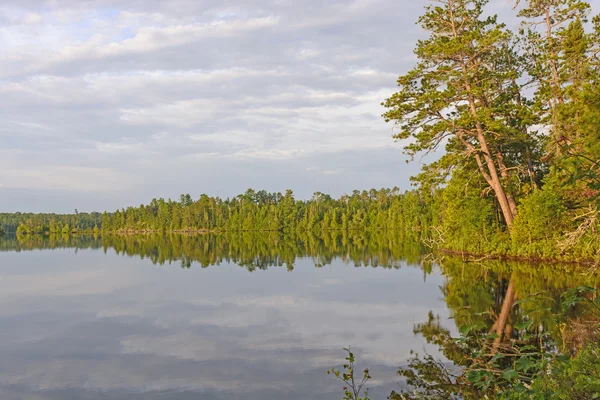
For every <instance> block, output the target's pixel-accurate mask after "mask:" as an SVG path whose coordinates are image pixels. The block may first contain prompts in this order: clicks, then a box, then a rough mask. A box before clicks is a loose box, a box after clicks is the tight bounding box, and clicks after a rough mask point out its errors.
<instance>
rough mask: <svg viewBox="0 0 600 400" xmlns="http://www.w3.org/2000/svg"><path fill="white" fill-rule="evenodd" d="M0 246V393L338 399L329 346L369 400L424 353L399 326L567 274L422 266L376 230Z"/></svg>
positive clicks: (410, 251) (552, 291)
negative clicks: (352, 355)
mask: <svg viewBox="0 0 600 400" xmlns="http://www.w3.org/2000/svg"><path fill="white" fill-rule="evenodd" d="M0 250H1V251H0V298H1V300H0V325H1V327H2V328H1V329H0V399H2V400H12V399H32V400H33V399H35V400H40V399H61V400H62V399H242V398H243V399H283V398H285V399H338V398H340V397H341V396H340V393H341V391H340V389H341V386H342V385H341V384H339V383H337V382H336V381H334V380H333V379H332V378H331V377H330V376H327V375H326V374H325V371H326V370H327V369H328V368H330V367H333V366H339V365H340V364H341V363H342V360H343V357H344V353H343V351H342V348H343V347H345V346H351V347H352V349H353V350H354V351H355V352H356V353H357V355H358V358H359V364H360V366H361V367H362V366H369V367H370V368H372V375H373V377H374V380H373V381H372V382H371V384H370V385H369V386H370V387H371V389H372V390H371V393H372V394H373V396H372V397H373V398H381V399H383V398H386V396H387V395H388V394H389V393H390V391H391V390H392V389H398V388H399V387H401V386H402V381H401V378H399V377H398V376H397V375H396V370H397V368H398V367H399V366H401V365H405V364H406V361H407V359H408V358H409V356H410V351H411V350H416V351H419V352H423V351H425V350H426V351H428V352H430V353H431V354H434V355H439V354H438V353H437V352H436V349H435V348H432V347H430V346H428V345H426V343H425V341H424V339H423V338H421V337H420V336H415V334H414V333H413V327H414V325H415V324H417V323H420V322H423V321H426V320H427V316H428V313H429V312H430V311H431V312H433V313H434V314H438V315H440V318H441V321H442V323H443V325H444V326H445V327H446V328H448V329H450V330H451V331H452V332H456V328H455V321H460V320H461V318H463V319H464V313H465V310H472V312H476V311H482V310H483V311H486V310H490V309H499V308H500V307H501V303H502V291H503V290H505V289H503V288H505V287H506V282H507V281H508V280H509V279H512V280H514V281H515V282H516V288H517V291H518V292H519V293H520V295H519V296H520V297H522V296H524V295H525V294H526V293H535V292H536V291H539V290H543V291H546V292H547V293H549V295H550V297H551V296H559V295H560V293H561V290H563V289H564V288H565V287H571V286H574V285H577V284H579V283H580V282H579V278H578V277H577V276H575V275H571V274H565V273H563V274H561V275H557V274H556V272H555V271H556V269H553V268H550V269H548V268H543V267H539V268H536V269H535V271H534V270H533V269H532V268H523V267H515V266H510V265H506V264H496V265H495V266H491V267H488V266H483V267H482V265H481V264H478V265H472V264H464V263H462V262H459V261H452V262H448V263H446V264H444V266H443V267H442V266H440V265H430V264H429V263H422V262H421V259H422V256H421V253H420V250H419V249H418V248H416V247H415V246H409V245H407V244H406V243H404V242H403V241H401V240H400V239H399V238H396V237H393V236H391V237H390V236H385V235H362V236H361V235H355V236H350V237H347V236H339V235H333V236H329V237H324V238H315V237H305V238H298V237H293V238H282V237H279V236H274V235H268V234H265V235H238V236H232V237H226V236H208V235H207V236H197V237H188V236H173V237H163V238H161V237H157V236H147V237H139V236H136V237H126V238H122V237H106V238H104V239H102V238H96V239H93V238H81V237H80V238H29V239H17V238H14V237H12V238H11V237H9V238H4V239H0ZM532 271H533V272H532ZM548 271H551V272H548ZM469 312H471V311H469ZM451 316H452V317H455V318H456V319H450V318H449V317H451Z"/></svg>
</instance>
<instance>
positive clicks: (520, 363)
mask: <svg viewBox="0 0 600 400" xmlns="http://www.w3.org/2000/svg"><path fill="white" fill-rule="evenodd" d="M534 366H535V362H534V361H533V360H532V359H531V358H529V357H527V356H525V357H521V358H519V359H518V360H517V362H516V363H515V368H516V369H517V370H518V371H523V372H527V371H529V370H530V369H531V368H533V367H534Z"/></svg>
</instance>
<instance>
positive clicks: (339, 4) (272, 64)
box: [0, 0, 510, 212]
mask: <svg viewBox="0 0 600 400" xmlns="http://www.w3.org/2000/svg"><path fill="white" fill-rule="evenodd" d="M424 4H425V3H423V5H424ZM415 5H416V6H415ZM493 6H494V7H496V8H498V9H499V10H500V11H506V10H510V3H509V2H507V1H504V0H494V1H493ZM421 11H422V7H421V2H416V3H415V2H408V1H395V0H345V1H342V0H332V1H327V2H323V1H315V0H305V1H302V2H298V1H290V0H260V1H259V0H237V1H233V0H232V1H216V0H170V1H162V0H143V1H142V0H130V1H116V0H87V1H81V0H60V1H56V0H48V1H42V0H6V1H4V2H2V5H1V6H0V46H1V49H2V51H1V52H0V58H1V60H0V61H1V62H0V80H1V83H2V84H1V85H0V91H1V92H2V93H1V95H0V102H1V107H0V143H1V146H0V212H8V211H56V212H70V211H72V210H73V209H74V208H77V209H79V210H104V209H109V210H112V209H115V208H118V207H121V206H128V205H138V204H140V203H142V202H144V203H145V202H148V201H149V200H150V199H152V198H153V197H165V198H168V197H173V198H176V197H178V195H179V194H180V193H190V194H192V196H193V197H194V198H196V197H199V195H200V194H201V193H208V194H210V195H219V196H222V197H227V196H233V195H236V194H238V193H240V192H243V191H245V190H246V189H247V188H248V187H253V188H255V189H266V190H269V191H284V190H285V189H287V188H291V189H293V190H294V192H295V193H296V195H297V197H299V198H308V197H310V196H311V194H312V193H314V192H316V191H321V192H329V193H332V194H333V195H336V196H337V195H340V194H342V193H345V192H350V191H352V190H353V189H369V188H372V187H376V188H379V187H394V186H398V187H400V188H408V187H409V177H410V176H411V175H413V174H415V173H416V172H417V171H418V170H419V168H420V165H419V160H417V161H416V163H414V164H408V165H407V164H406V163H405V162H404V160H405V157H404V156H403V155H402V149H401V147H402V146H401V144H398V143H395V142H394V141H393V139H392V138H391V135H392V134H393V132H394V130H393V126H392V125H391V124H386V123H385V122H384V121H383V119H382V118H381V114H382V113H383V112H384V109H383V108H382V106H381V102H382V101H383V100H384V99H385V98H386V97H388V96H389V95H390V94H392V93H393V92H394V90H395V88H396V78H397V76H398V75H400V74H402V73H404V72H406V71H407V70H408V69H409V68H410V67H411V66H412V65H413V64H414V62H415V57H414V55H413V54H412V48H413V46H414V43H415V41H416V40H417V39H418V38H419V37H421V36H422V32H421V30H420V28H419V27H418V26H416V25H415V21H416V20H417V18H418V15H419V14H420V13H421Z"/></svg>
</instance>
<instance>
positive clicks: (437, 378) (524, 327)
mask: <svg viewBox="0 0 600 400" xmlns="http://www.w3.org/2000/svg"><path fill="white" fill-rule="evenodd" d="M440 267H441V269H442V271H443V273H444V275H445V277H446V282H445V284H444V286H443V287H442V292H443V295H444V298H445V300H446V304H447V306H448V308H449V309H450V310H451V314H452V318H453V319H454V323H455V324H456V326H457V328H458V330H459V332H460V336H459V337H456V336H453V335H452V333H451V331H450V330H449V329H447V324H448V323H447V322H445V321H440V319H439V318H438V317H436V316H435V315H433V314H431V313H430V315H429V316H428V317H427V316H425V315H424V316H423V318H424V319H425V320H427V322H424V323H421V324H417V325H416V326H415V328H414V331H415V334H418V335H422V336H423V337H424V338H425V339H426V340H427V341H428V342H429V343H432V344H434V345H436V346H437V347H438V348H439V349H440V351H441V352H442V353H443V354H444V356H445V357H446V358H447V359H448V360H449V361H451V362H452V364H453V365H454V367H451V368H449V367H448V364H447V363H445V362H443V361H441V360H435V359H433V358H432V357H430V356H425V357H419V356H417V357H415V358H414V359H413V360H412V361H411V363H410V368H406V369H403V370H401V371H400V374H401V375H403V376H405V377H406V378H407V379H408V382H409V384H410V385H411V386H412V387H413V388H418V391H419V392H420V393H421V394H422V393H426V394H427V396H429V397H419V396H421V395H417V396H416V397H413V396H411V395H407V394H406V393H405V394H404V397H398V395H397V394H392V396H391V397H390V398H391V399H398V398H402V399H413V398H415V399H416V398H444V399H445V398H461V399H480V398H484V397H485V396H488V398H506V399H509V398H510V399H513V398H515V399H516V398H519V399H520V398H523V399H525V398H527V399H529V398H536V399H537V398H550V397H547V396H551V395H552V393H553V392H552V391H558V392H557V393H560V395H557V396H556V397H552V398H561V399H562V398H569V399H570V398H582V399H584V398H585V399H587V398H593V397H585V396H587V395H588V394H590V393H592V392H594V389H593V385H594V384H592V385H591V386H590V385H589V384H584V385H580V386H579V387H577V385H576V384H575V382H574V381H573V378H572V377H571V376H568V375H567V372H565V371H569V370H570V369H572V370H574V371H577V369H578V368H579V369H582V370H581V371H580V372H577V373H576V375H578V374H580V373H583V372H584V371H583V369H588V370H589V371H592V373H595V374H596V373H598V372H600V359H599V358H598V356H597V355H594V354H596V350H595V349H597V348H598V347H597V346H598V343H600V307H599V304H600V302H599V299H598V297H597V296H598V277H597V276H592V275H589V274H583V273H579V272H578V271H577V268H576V267H573V266H570V267H569V266H558V265H542V264H537V265H531V264H523V263H517V262H506V261H488V262H482V263H464V262H462V261H460V260H458V259H454V258H446V259H444V260H442V262H441V263H440ZM561 354H562V355H566V356H571V357H574V358H572V359H567V361H560V360H561V359H560V358H556V356H557V355H561ZM580 354H581V357H579V355H580ZM590 354H592V356H591V357H590ZM588 359H589V360H591V361H589V362H588V361H586V362H581V361H580V360H588ZM548 363H551V364H548ZM580 364H581V365H580ZM457 366H458V367H459V368H456V367H457ZM552 368H554V372H553V373H552V374H548V373H547V371H549V370H552ZM561 374H562V375H561ZM538 386H539V387H542V388H541V389H540V388H539V387H538ZM532 388H533V389H532ZM565 393H566V394H565ZM500 394H503V397H499V396H500ZM521 395H522V396H524V397H519V396H521ZM528 396H533V397H528ZM535 396H538V397H535ZM540 396H541V397H540ZM565 396H566V397H565ZM573 396H575V397H573ZM578 396H583V397H578Z"/></svg>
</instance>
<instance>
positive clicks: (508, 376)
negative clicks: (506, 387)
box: [502, 368, 519, 382]
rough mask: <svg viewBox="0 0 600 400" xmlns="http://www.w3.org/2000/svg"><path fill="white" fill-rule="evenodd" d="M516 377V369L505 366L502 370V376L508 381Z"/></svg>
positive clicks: (517, 375)
mask: <svg viewBox="0 0 600 400" xmlns="http://www.w3.org/2000/svg"><path fill="white" fill-rule="evenodd" d="M518 377H519V374H518V373H517V371H515V370H514V369H512V368H507V369H505V370H504V371H503V372H502V378H503V379H506V380H507V381H509V382H510V381H512V380H514V379H517V378H518Z"/></svg>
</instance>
